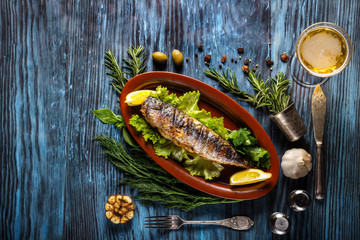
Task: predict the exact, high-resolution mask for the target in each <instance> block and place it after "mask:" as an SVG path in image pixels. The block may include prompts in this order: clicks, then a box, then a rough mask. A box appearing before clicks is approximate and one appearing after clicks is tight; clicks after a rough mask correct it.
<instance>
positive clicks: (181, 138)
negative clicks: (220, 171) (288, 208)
mask: <svg viewBox="0 0 360 240" xmlns="http://www.w3.org/2000/svg"><path fill="white" fill-rule="evenodd" d="M140 111H141V113H142V114H143V115H144V117H145V119H146V121H147V122H148V123H149V124H150V125H151V126H152V127H154V128H157V130H158V131H159V133H160V134H161V135H162V136H163V137H164V138H166V139H169V140H171V141H172V142H173V143H174V144H176V145H177V146H180V147H182V148H184V149H185V150H187V151H189V152H190V153H195V154H197V155H199V156H200V157H202V158H204V159H206V160H209V161H213V162H217V163H220V164H224V165H234V166H238V167H242V168H249V167H250V166H249V164H248V163H247V161H246V160H244V159H242V158H241V157H240V156H239V155H238V154H237V152H236V151H235V149H234V148H233V147H232V146H231V145H230V143H229V142H228V141H226V140H225V139H223V138H222V137H220V136H219V135H218V134H217V133H215V132H214V131H212V130H211V129H210V128H208V127H206V126H205V125H204V124H202V123H201V122H199V121H198V120H196V119H195V118H193V117H190V116H189V115H188V114H186V113H184V112H183V111H181V110H179V109H177V108H175V107H174V106H173V105H171V104H168V103H165V102H163V101H161V100H159V99H157V98H154V97H151V96H150V97H147V98H146V99H145V101H144V102H143V103H142V105H141V110H140Z"/></svg>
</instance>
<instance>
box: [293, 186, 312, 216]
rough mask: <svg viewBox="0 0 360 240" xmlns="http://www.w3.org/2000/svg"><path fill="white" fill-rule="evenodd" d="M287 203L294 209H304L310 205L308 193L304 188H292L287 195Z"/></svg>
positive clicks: (298, 210) (299, 210)
mask: <svg viewBox="0 0 360 240" xmlns="http://www.w3.org/2000/svg"><path fill="white" fill-rule="evenodd" d="M288 204H289V207H290V208H291V209H293V210H294V211H297V212H301V211H305V210H306V209H308V208H309V207H310V205H311V197H310V194H309V193H308V192H307V191H305V190H294V191H292V192H291V193H290V195H289V198H288Z"/></svg>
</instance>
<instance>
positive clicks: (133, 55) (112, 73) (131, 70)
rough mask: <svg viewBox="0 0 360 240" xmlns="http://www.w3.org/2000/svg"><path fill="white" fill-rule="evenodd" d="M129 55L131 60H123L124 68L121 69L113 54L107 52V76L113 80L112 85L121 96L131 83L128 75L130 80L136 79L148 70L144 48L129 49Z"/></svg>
mask: <svg viewBox="0 0 360 240" xmlns="http://www.w3.org/2000/svg"><path fill="white" fill-rule="evenodd" d="M127 53H128V54H129V56H130V59H123V60H122V61H123V63H124V66H122V67H120V65H119V63H118V61H117V60H116V58H115V56H114V55H113V53H112V52H111V51H110V50H108V51H107V52H105V67H106V68H107V69H106V75H107V76H109V77H110V78H112V81H111V82H110V84H111V85H112V86H113V87H114V88H115V90H116V91H117V92H118V93H119V94H121V91H122V89H123V87H124V86H125V84H126V83H127V82H128V81H129V78H128V77H127V75H128V76H130V78H132V77H135V76H136V75H138V74H140V73H142V72H144V70H145V68H146V65H145V64H144V62H145V60H146V57H143V55H144V47H143V46H138V47H134V46H132V47H129V48H128V50H127Z"/></svg>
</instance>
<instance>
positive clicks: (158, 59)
mask: <svg viewBox="0 0 360 240" xmlns="http://www.w3.org/2000/svg"><path fill="white" fill-rule="evenodd" d="M152 58H153V59H154V61H155V63H157V64H160V65H163V64H166V62H167V60H168V58H167V56H166V55H165V54H164V53H162V52H154V53H153V54H152Z"/></svg>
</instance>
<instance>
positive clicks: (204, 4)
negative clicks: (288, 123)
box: [0, 0, 360, 239]
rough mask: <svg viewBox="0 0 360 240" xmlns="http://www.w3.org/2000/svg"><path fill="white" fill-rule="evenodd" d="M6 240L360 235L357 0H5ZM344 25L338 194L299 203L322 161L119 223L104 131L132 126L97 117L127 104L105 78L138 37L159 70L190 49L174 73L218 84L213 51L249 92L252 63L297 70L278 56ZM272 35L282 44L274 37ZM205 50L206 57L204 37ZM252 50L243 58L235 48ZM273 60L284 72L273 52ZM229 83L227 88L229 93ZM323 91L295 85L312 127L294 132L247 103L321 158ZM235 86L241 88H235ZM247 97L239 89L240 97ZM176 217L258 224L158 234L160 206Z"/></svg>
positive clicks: (332, 186)
mask: <svg viewBox="0 0 360 240" xmlns="http://www.w3.org/2000/svg"><path fill="white" fill-rule="evenodd" d="M0 8H1V12H0V27H1V41H0V57H1V59H0V64H1V65H0V66H1V67H0V110H1V111H0V112H1V114H0V120H1V124H0V126H1V127H0V132H1V137H0V150H1V151H0V153H1V176H0V182H1V189H0V209H1V212H0V219H1V224H0V239H357V238H358V229H359V227H360V222H359V216H360V208H359V201H360V191H359V185H360V178H359V174H360V131H359V129H360V120H359V119H360V118H359V114H360V104H359V102H360V79H359V78H360V77H359V75H360V72H359V71H360V70H359V69H360V62H359V61H360V58H359V54H360V52H359V47H358V46H359V44H360V41H359V40H360V39H359V38H360V34H359V30H360V20H359V12H360V3H359V2H358V1H351V0H348V1H344V0H342V1H321V0H312V1H310V0H309V1H300V0H297V1H289V0H288V1H286V0H285V1H282V0H271V1H265V0H261V1H235V0H234V1H191V0H189V1H187V0H183V1H176V0H172V1H106V0H99V1H94V0H91V1H88V0H78V1H55V0H51V1H45V0H40V1H35V0H28V1H22V0H17V1H15V0H14V1H0ZM320 21H329V22H333V23H335V24H338V25H340V26H342V27H343V28H345V30H346V31H347V32H348V34H349V35H350V37H351V39H352V41H353V45H354V54H353V58H352V61H351V62H350V64H349V66H348V67H347V68H346V69H345V70H344V71H343V72H342V73H340V74H339V75H337V76H335V77H332V78H331V79H330V80H329V81H328V82H327V83H325V84H324V85H323V91H324V92H325V95H326V97H327V108H328V110H327V118H326V130H325V144H324V159H325V172H326V176H325V182H326V194H327V195H326V197H325V199H324V200H322V201H317V200H314V201H313V204H312V206H311V208H310V209H309V210H307V211H305V212H301V213H298V212H294V211H292V210H291V209H290V208H289V207H288V206H287V204H286V198H287V196H288V194H289V193H290V192H291V191H292V190H294V189H305V190H308V191H309V192H310V193H311V195H312V196H313V181H314V176H313V171H311V172H310V173H309V175H308V176H307V177H305V178H302V179H300V180H291V179H289V178H286V177H284V176H283V174H282V173H280V178H279V181H278V184H277V186H276V187H275V188H274V189H273V191H272V192H271V193H269V194H268V195H266V196H264V197H262V198H260V199H256V200H251V201H244V202H241V203H237V204H225V205H216V206H203V207H199V208H197V209H195V210H194V211H191V212H188V213H185V212H182V211H181V210H179V209H171V210H168V209H165V208H163V207H162V206H160V205H152V206H143V205H141V204H140V203H139V202H136V206H137V210H136V213H135V217H134V219H133V220H132V221H131V223H129V224H127V225H123V226H121V225H120V226H118V225H113V224H111V223H110V221H108V220H107V219H106V218H105V215H104V212H105V211H104V204H105V202H106V199H107V197H108V196H109V195H111V194H114V193H117V192H119V191H121V192H123V193H127V194H129V195H134V192H133V191H132V190H130V189H128V188H126V187H119V186H118V185H117V181H118V180H119V179H120V178H121V172H119V171H118V170H117V169H116V168H115V167H114V166H112V165H111V164H110V163H109V162H107V160H106V159H105V157H104V156H102V155H100V152H101V147H100V146H99V145H98V144H97V143H95V142H93V141H92V138H93V137H94V136H96V135H100V134H109V135H110V136H113V137H115V138H116V137H119V132H118V131H117V130H116V129H114V128H113V127H111V126H109V125H104V124H102V123H101V122H100V121H98V120H97V119H96V118H95V117H94V116H93V115H92V113H91V111H92V110H94V109H100V108H105V107H108V108H111V109H113V110H114V111H115V112H118V109H117V108H116V107H117V106H118V100H117V96H116V93H115V91H114V90H113V89H112V87H111V86H110V85H109V79H108V78H106V77H105V69H104V58H103V56H104V53H105V51H106V50H108V49H111V50H112V51H113V52H114V53H115V55H116V56H117V58H118V59H121V58H124V57H127V56H126V49H127V47H128V46H129V45H132V44H133V45H138V44H141V45H143V46H145V49H146V54H147V55H148V56H149V61H147V64H148V67H147V71H153V70H157V69H156V68H155V67H154V66H153V64H152V61H151V58H150V55H151V53H152V52H154V51H162V52H164V53H166V54H167V55H168V56H170V53H171V51H172V50H173V49H179V50H181V51H182V52H183V54H184V56H185V57H188V58H189V62H188V63H185V64H184V67H183V69H182V70H175V69H174V67H173V66H172V64H171V61H170V62H169V63H168V65H167V67H166V68H165V69H164V70H166V71H171V72H180V73H182V74H185V75H187V76H190V77H194V78H197V79H199V80H201V81H203V82H206V83H208V84H209V85H212V86H214V87H216V88H218V89H221V87H219V86H218V84H217V83H216V82H215V81H212V80H210V79H208V78H206V77H205V76H204V74H203V71H204V70H205V69H206V66H205V65H204V62H203V57H204V55H205V54H211V55H212V61H211V66H215V67H217V66H218V64H219V63H220V58H221V56H223V55H224V54H227V56H228V62H227V63H226V64H225V65H226V66H229V67H230V68H231V69H233V70H235V72H236V74H237V76H238V81H239V86H240V88H241V89H244V90H246V91H250V90H251V87H250V86H249V84H248V82H247V81H246V80H245V76H244V75H243V73H242V72H241V66H242V64H241V63H242V60H243V59H244V58H245V57H249V58H251V59H252V62H251V66H252V67H254V66H255V64H259V69H260V70H261V71H262V74H263V76H264V77H268V76H273V75H274V74H275V73H277V72H279V71H286V69H287V66H288V64H285V63H282V62H281V61H280V59H279V55H280V54H281V53H282V52H284V51H286V52H288V53H292V52H294V51H295V44H296V40H297V37H298V36H299V35H300V33H301V32H302V30H304V29H305V28H306V27H307V26H309V25H311V24H312V23H315V22H320ZM268 42H271V45H268ZM199 43H202V44H203V45H204V51H203V52H201V53H199V56H198V58H195V57H194V54H195V52H197V48H196V46H197V44H199ZM238 47H244V48H245V53H244V54H242V57H243V58H242V60H241V63H237V64H235V63H232V62H231V61H230V58H232V57H233V58H235V59H236V58H238V54H237V52H236V49H237V48H238ZM267 57H271V58H272V59H273V60H274V63H275V64H274V66H273V71H272V72H270V71H269V69H268V67H266V64H265V59H266V58H267ZM221 90H223V89H221ZM312 91H313V89H309V88H303V87H300V86H299V85H297V84H294V85H293V93H292V98H293V99H294V100H295V102H296V107H297V109H298V110H299V113H300V115H301V117H302V119H303V121H304V123H305V125H306V126H307V129H308V133H307V134H306V135H305V136H304V138H303V139H301V140H299V141H298V142H296V143H290V142H288V141H287V140H286V139H285V138H284V136H283V135H282V134H280V133H279V130H278V128H277V127H276V126H275V125H274V124H273V123H271V122H270V120H269V119H268V117H267V113H266V111H263V110H259V109H258V110H255V109H253V108H252V107H251V106H250V105H248V104H246V103H241V105H242V106H243V107H244V108H246V109H247V110H248V111H249V112H250V113H251V114H252V115H253V116H254V117H255V118H256V119H257V120H258V121H259V122H260V124H261V125H262V126H263V127H264V128H265V130H266V131H267V133H268V134H269V136H270V138H271V139H272V141H273V143H274V145H275V147H276V150H277V152H278V155H279V158H281V157H282V155H283V153H284V152H285V151H286V150H287V149H289V148H292V147H303V148H305V149H307V150H308V151H309V152H310V153H311V154H312V156H313V157H314V156H315V144H314V141H313V133H312V122H311V121H312V119H311V114H310V110H311V109H310V99H311V94H312ZM229 95H230V94H229ZM230 96H231V97H233V98H234V99H236V98H235V97H234V96H233V95H230ZM274 211H280V212H284V213H285V214H287V215H289V217H290V221H291V231H290V233H288V234H287V235H286V236H282V237H279V236H277V235H274V234H272V233H271V231H270V230H269V227H268V225H267V220H268V218H269V216H270V214H271V213H272V212H274ZM164 214H177V215H180V216H182V217H183V218H185V219H193V220H196V219H221V218H227V217H231V216H236V215H246V216H249V217H250V218H252V219H253V220H254V222H255V225H254V226H253V228H252V229H251V230H248V231H244V232H237V231H234V230H230V229H225V228H222V227H213V226H189V227H184V228H183V229H182V230H178V231H157V230H148V229H145V228H144V226H143V221H144V218H145V217H146V216H149V215H164Z"/></svg>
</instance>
